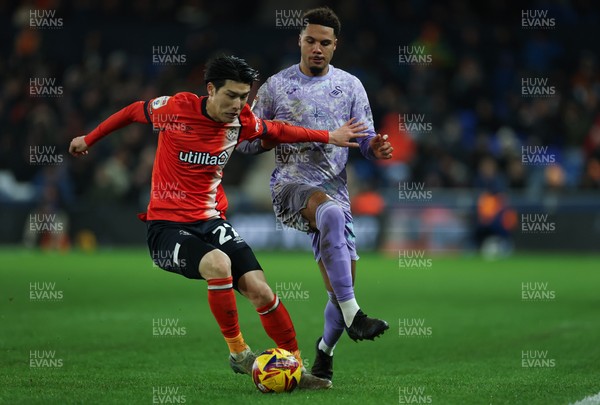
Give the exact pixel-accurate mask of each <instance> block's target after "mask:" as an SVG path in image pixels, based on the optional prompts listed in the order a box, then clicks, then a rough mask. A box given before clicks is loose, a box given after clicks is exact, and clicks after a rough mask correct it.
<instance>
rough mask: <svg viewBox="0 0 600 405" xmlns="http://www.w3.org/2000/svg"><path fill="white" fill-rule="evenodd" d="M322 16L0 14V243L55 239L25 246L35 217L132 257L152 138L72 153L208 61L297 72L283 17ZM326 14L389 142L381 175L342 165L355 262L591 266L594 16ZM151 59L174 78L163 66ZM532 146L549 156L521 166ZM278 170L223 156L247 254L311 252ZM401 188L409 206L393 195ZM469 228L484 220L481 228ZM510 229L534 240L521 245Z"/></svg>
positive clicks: (431, 6)
mask: <svg viewBox="0 0 600 405" xmlns="http://www.w3.org/2000/svg"><path fill="white" fill-rule="evenodd" d="M316 5H318V2H286V4H285V7H284V6H283V5H281V4H279V3H277V2H273V1H257V2H221V3H219V6H218V7H216V6H214V5H212V3H209V2H202V1H187V2H177V1H162V2H152V1H135V2H117V1H110V2H94V1H86V2H73V3H70V2H60V1H56V2H52V1H50V2H24V3H22V4H21V5H15V4H13V3H11V2H2V4H1V6H0V7H1V9H2V13H1V16H2V17H1V22H2V25H1V28H0V30H1V31H2V37H3V38H4V40H3V41H2V44H1V45H0V47H1V48H0V49H1V53H2V61H1V62H0V77H1V78H2V83H3V86H2V92H1V94H0V106H1V107H2V108H0V125H1V127H2V131H1V134H0V145H1V148H0V179H1V181H0V204H1V205H2V210H1V213H0V222H1V223H2V228H3V232H2V233H1V235H0V241H1V242H2V243H5V244H19V243H21V242H23V241H25V242H26V243H27V244H28V245H35V244H40V243H41V244H48V243H50V242H48V238H47V237H44V236H43V235H41V232H38V231H33V234H32V231H31V230H30V229H31V223H32V222H36V221H37V222H41V221H43V218H44V217H43V214H44V213H46V214H52V215H53V216H47V217H45V218H52V221H53V223H54V225H56V224H57V223H59V224H60V225H61V227H60V228H61V229H62V230H63V233H64V234H65V235H67V236H68V241H66V240H62V241H57V242H56V243H58V244H59V245H60V244H62V245H63V246H67V245H70V246H74V245H78V244H79V245H81V244H82V243H83V244H85V245H86V246H89V245H92V246H93V244H94V241H96V243H97V244H99V245H105V246H106V245H108V246H118V245H142V244H143V242H144V238H143V232H144V226H143V224H142V223H140V222H139V221H138V220H137V219H136V217H135V215H134V214H135V213H136V212H139V211H143V210H144V209H145V206H146V204H147V200H148V196H149V182H150V175H151V165H152V159H153V155H154V150H155V145H156V139H155V135H154V134H153V132H152V129H151V128H150V127H148V126H143V125H132V126H130V127H129V128H126V129H123V130H121V131H119V133H117V134H114V135H113V136H111V137H109V138H108V139H105V140H104V141H103V142H101V143H100V144H99V145H97V146H96V147H95V148H94V150H93V151H92V153H91V154H90V155H89V156H88V157H86V158H85V159H73V158H71V157H70V156H69V155H68V153H67V148H68V143H69V141H70V140H71V139H72V138H73V137H76V136H78V135H81V134H85V133H87V132H89V131H90V130H91V129H93V128H94V127H95V125H97V124H98V123H99V122H100V121H101V120H102V119H104V118H106V117H107V116H108V115H110V114H111V113H113V112H115V111H117V110H118V109H120V108H122V107H123V106H125V105H127V104H128V103H130V102H133V101H136V100H144V99H149V98H152V97H155V96H159V95H165V94H167V95H168V94H173V93H175V92H177V91H184V90H185V91H192V92H196V93H198V94H205V86H204V84H203V81H202V75H203V65H204V63H205V61H206V60H207V59H208V58H209V57H211V56H214V55H216V54H218V53H222V52H225V53H233V54H236V55H239V56H241V57H243V58H246V59H247V60H248V61H249V62H250V63H251V64H252V65H253V66H255V67H256V68H257V69H259V71H260V72H261V77H262V80H263V81H264V80H265V79H266V78H267V77H268V76H270V75H271V74H274V73H276V72H277V71H279V70H280V69H281V68H283V67H285V66H288V65H290V64H293V63H297V62H298V60H299V50H298V47H297V44H296V41H297V32H298V31H297V29H296V28H293V27H297V24H298V23H297V20H298V15H296V14H294V13H297V12H299V10H306V9H308V8H310V7H311V6H316ZM330 5H331V6H332V7H333V8H334V9H335V10H336V11H337V12H338V13H339V16H340V18H341V20H342V33H341V37H340V42H339V46H338V49H337V51H336V53H335V56H334V59H333V62H332V63H333V64H334V65H335V66H337V67H340V68H343V69H345V70H347V71H349V72H351V73H352V74H354V75H356V76H357V77H358V78H359V79H360V80H361V81H362V82H363V84H364V86H365V88H366V90H367V92H368V94H369V97H370V101H371V107H372V111H373V115H374V118H375V126H376V130H377V131H378V132H381V133H388V134H389V135H390V137H391V139H392V142H393V143H394V145H395V146H396V152H395V153H394V155H395V156H394V160H393V162H369V161H367V160H365V159H363V158H362V156H360V154H359V153H356V151H353V152H355V153H353V155H352V158H351V160H350V164H349V169H348V171H349V177H350V180H349V183H350V190H351V194H352V195H353V197H354V199H353V209H354V212H355V214H356V216H357V217H358V218H357V232H358V234H359V246H361V248H362V249H368V250H371V249H376V248H380V249H386V250H390V251H396V250H398V249H404V248H415V249H423V250H427V251H428V252H436V251H455V250H473V249H475V248H476V247H478V246H480V245H481V242H482V240H483V239H484V237H485V236H486V235H500V238H501V240H502V239H503V240H508V241H509V243H508V244H504V242H501V243H500V246H499V247H498V246H496V245H495V244H492V245H491V247H490V248H491V251H497V250H498V249H500V250H502V249H503V247H506V246H509V247H510V245H511V244H512V243H513V242H514V243H515V244H516V247H517V249H519V248H520V249H522V250H532V249H552V250H554V249H570V250H582V249H585V250H598V248H599V245H598V243H597V240H598V236H600V235H599V233H600V215H599V213H598V207H599V204H600V203H599V202H598V201H599V200H598V189H599V187H600V115H598V97H599V92H600V82H599V70H598V44H597V41H595V35H594V33H597V29H596V25H597V23H598V21H599V18H600V17H599V12H598V8H597V7H595V6H594V3H593V2H586V1H578V2H541V3H539V2H525V3H519V4H518V5H517V4H515V5H512V6H510V5H507V4H503V3H502V2H491V3H489V4H486V5H483V4H479V3H477V2H466V1H453V2H435V1H434V2H420V1H414V2H391V1H372V2H364V3H363V2H358V1H344V2H341V1H338V2H336V1H333V2H331V3H330ZM32 9H33V10H41V9H47V10H54V11H53V12H54V13H55V15H54V18H55V20H56V19H61V23H60V26H59V27H54V28H52V29H50V28H47V27H43V26H41V25H39V24H38V26H37V27H36V26H33V27H32V23H31V19H32V15H31V14H30V10H32ZM527 9H536V10H546V12H547V13H548V14H547V16H546V18H547V19H552V20H553V21H555V23H553V25H552V26H551V27H549V28H550V29H548V27H546V28H535V27H527V26H524V24H525V23H523V22H522V17H523V16H522V11H523V10H527ZM33 17H36V18H38V20H40V17H41V14H37V15H36V14H34V15H33ZM294 18H295V20H294ZM46 20H48V21H51V20H52V18H50V17H48V18H46ZM538 20H542V18H541V17H540V18H538ZM40 21H41V20H40ZM290 25H292V26H293V27H292V28H291V27H290ZM169 47H170V48H169ZM175 47H176V48H175ZM419 47H422V48H419ZM161 49H162V51H161ZM403 49H404V50H403ZM406 49H411V50H410V51H406ZM419 49H421V51H420V52H421V55H422V56H424V57H426V58H427V63H416V64H410V63H404V62H403V59H402V58H403V56H402V54H403V53H406V52H409V53H410V52H412V53H415V52H417V53H418V52H419V51H418V50H419ZM415 50H416V51H415ZM161 52H162V54H163V55H164V54H165V53H166V54H167V56H169V57H172V58H171V59H169V61H171V62H167V63H157V60H158V59H157V55H159V56H160V54H161ZM405 56H406V55H404V57H405ZM163 60H164V59H163ZM404 60H406V58H405V59H404ZM527 78H539V79H545V80H547V82H546V87H547V88H551V89H552V94H551V95H550V96H542V97H537V96H536V97H528V96H526V95H524V94H523V92H522V80H523V79H527ZM44 80H46V81H45V82H44ZM540 83H541V82H540ZM538 87H543V86H541V85H540V86H538ZM257 88H258V85H257V86H256V87H255V89H254V90H256V89H257ZM53 91H54V93H52V92H53ZM411 117H412V118H411ZM419 119H420V121H419ZM410 120H413V123H412V127H411V123H410V122H408V121H410ZM405 128H409V129H411V128H412V129H414V130H408V131H407V130H405ZM523 147H524V148H533V149H525V150H523V149H522V148H523ZM536 147H541V149H538V151H541V152H540V153H539V154H541V155H543V156H542V158H545V159H546V160H545V161H544V162H542V163H540V161H538V163H535V162H534V163H531V164H525V163H523V162H524V159H526V158H527V159H529V158H530V157H534V158H535V156H533V155H532V154H531V153H533V154H535V153H537V152H531V153H530V152H529V151H533V150H535V148H536ZM44 148H46V149H44ZM528 153H529V154H530V156H526V155H527V154H528ZM44 159H46V160H44ZM52 159H54V160H52ZM548 159H551V160H548ZM549 161H553V162H555V163H554V164H548V162H549ZM44 162H46V163H44ZM48 162H50V163H49V164H48ZM273 167H274V157H273V155H272V154H268V155H264V156H260V157H248V156H243V155H240V154H235V155H234V157H233V158H232V159H231V160H230V163H229V164H228V166H227V168H226V170H225V178H224V185H225V189H226V192H227V193H228V196H229V199H230V201H231V205H230V210H229V216H230V217H231V219H232V220H233V221H234V223H237V224H238V225H237V226H238V228H240V229H239V231H240V233H242V234H243V235H246V238H247V239H248V240H249V241H250V242H251V243H252V244H254V245H255V246H256V247H257V248H259V249H262V248H271V249H277V248H280V247H283V248H300V249H302V248H306V247H307V245H306V243H305V240H304V239H305V236H304V235H302V234H300V233H298V232H295V231H292V230H287V229H282V228H281V227H280V226H278V224H276V223H275V220H274V218H273V215H272V210H271V207H270V198H269V191H268V178H269V175H270V171H271V169H272V168H273ZM402 190H404V191H405V193H404V194H403V193H402V192H401V191H402ZM415 190H416V191H422V192H421V193H410V192H406V191H415ZM423 192H424V193H423ZM484 192H487V194H486V196H488V197H490V196H491V197H492V199H489V200H486V201H487V205H486V202H484V201H482V200H478V199H479V198H480V197H481V195H482V193H484ZM418 195H420V197H419V196H418ZM496 197H501V198H498V199H496V200H495V199H494V198H496ZM478 201H479V202H478ZM478 204H479V206H478ZM486 207H487V208H486ZM501 211H502V212H503V213H501ZM40 213H41V214H42V216H37V217H36V216H35V214H40ZM32 214H33V215H34V216H33V217H32V216H31V215H32ZM536 214H539V215H542V216H538V217H535V215H536ZM482 215H488V216H489V218H488V221H492V222H493V221H496V222H495V223H491V222H490V223H491V225H490V226H489V227H488V228H486V227H485V226H484V225H485V224H483V223H482V221H485V219H484V218H483V217H482ZM523 215H525V216H528V215H529V217H527V218H528V219H529V220H530V222H531V221H538V222H539V223H540V225H541V226H538V227H537V228H536V227H533V228H531V229H534V231H533V232H531V231H530V232H526V231H525V230H524V229H523V227H522V222H524V221H527V219H523V218H522V216H523ZM532 215H533V217H532ZM361 217H362V218H361ZM532 218H533V219H532ZM498 221H500V222H498ZM549 225H552V226H550V227H549ZM41 228H43V227H39V226H38V228H37V229H41ZM483 228H486V229H487V231H486V229H483ZM535 229H538V230H539V229H542V231H539V232H538V231H535ZM53 230H55V231H56V226H55V227H54V229H53ZM486 232H487V233H486ZM50 238H51V239H52V236H50ZM54 239H55V240H56V239H60V238H56V235H54ZM44 240H45V242H44ZM50 244H52V243H50Z"/></svg>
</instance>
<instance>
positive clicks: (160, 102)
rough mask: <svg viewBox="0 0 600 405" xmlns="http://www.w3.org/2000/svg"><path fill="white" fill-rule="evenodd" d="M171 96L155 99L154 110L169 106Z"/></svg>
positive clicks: (153, 102)
mask: <svg viewBox="0 0 600 405" xmlns="http://www.w3.org/2000/svg"><path fill="white" fill-rule="evenodd" d="M169 98H171V97H169V96H162V97H157V98H155V99H154V101H152V109H153V110H156V109H157V108H160V107H162V106H164V105H166V104H167V101H169Z"/></svg>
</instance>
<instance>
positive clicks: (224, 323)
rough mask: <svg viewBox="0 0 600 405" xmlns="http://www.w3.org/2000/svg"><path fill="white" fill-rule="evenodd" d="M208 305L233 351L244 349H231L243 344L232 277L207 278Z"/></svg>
mask: <svg viewBox="0 0 600 405" xmlns="http://www.w3.org/2000/svg"><path fill="white" fill-rule="evenodd" d="M208 305H209V306H210V310H211V312H212V314H213V316H214V317H215V319H216V320H217V323H218V324H219V328H221V333H222V334H223V337H224V338H225V341H226V342H227V345H229V349H230V351H231V352H233V353H237V352H241V351H244V349H243V348H242V350H231V349H232V347H233V348H236V349H238V348H240V347H243V346H245V345H246V344H245V343H244V339H243V337H242V334H241V332H240V325H239V324H238V313H237V306H236V303H235V294H234V293H233V278H232V277H225V278H213V279H211V280H208Z"/></svg>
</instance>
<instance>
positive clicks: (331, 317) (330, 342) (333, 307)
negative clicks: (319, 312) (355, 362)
mask: <svg viewBox="0 0 600 405" xmlns="http://www.w3.org/2000/svg"><path fill="white" fill-rule="evenodd" d="M328 294H329V301H327V305H326V306H325V326H324V327H323V341H324V342H325V344H326V345H327V346H329V347H331V348H334V347H335V345H336V344H337V342H338V340H340V337H341V336H342V333H344V317H343V316H342V311H341V310H340V307H338V305H337V302H335V296H334V295H333V294H332V293H330V292H328Z"/></svg>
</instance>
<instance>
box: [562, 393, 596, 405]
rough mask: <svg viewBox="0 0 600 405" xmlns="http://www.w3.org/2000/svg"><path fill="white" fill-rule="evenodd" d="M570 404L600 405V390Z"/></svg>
mask: <svg viewBox="0 0 600 405" xmlns="http://www.w3.org/2000/svg"><path fill="white" fill-rule="evenodd" d="M569 405H600V392H599V393H597V394H596V395H591V396H589V397H585V398H583V399H582V400H581V401H577V402H575V403H573V404H569Z"/></svg>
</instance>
